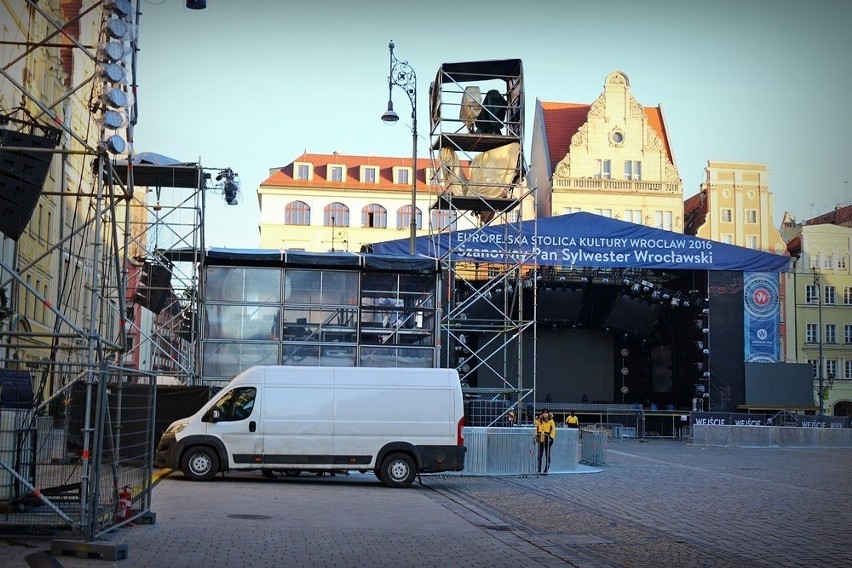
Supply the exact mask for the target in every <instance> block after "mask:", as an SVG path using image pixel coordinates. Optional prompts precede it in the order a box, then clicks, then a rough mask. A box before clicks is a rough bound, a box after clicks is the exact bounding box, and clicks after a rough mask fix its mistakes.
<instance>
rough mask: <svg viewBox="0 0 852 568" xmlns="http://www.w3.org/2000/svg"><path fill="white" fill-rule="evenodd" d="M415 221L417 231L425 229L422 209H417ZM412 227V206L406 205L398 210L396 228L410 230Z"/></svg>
mask: <svg viewBox="0 0 852 568" xmlns="http://www.w3.org/2000/svg"><path fill="white" fill-rule="evenodd" d="M415 211H416V212H415V214H414V215H415V216H414V221H415V223H417V229H418V230H420V229H422V228H423V214H422V213H421V212H420V208H419V207H418V208H415ZM409 227H411V205H404V206H402V207H400V208H399V209H397V210H396V228H397V229H408V228H409Z"/></svg>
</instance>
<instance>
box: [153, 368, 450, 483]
mask: <svg viewBox="0 0 852 568" xmlns="http://www.w3.org/2000/svg"><path fill="white" fill-rule="evenodd" d="M463 427H464V412H463V407H462V393H461V385H460V383H459V376H458V373H457V372H456V371H455V370H453V369H385V368H373V367H287V366H258V367H252V368H250V369H247V370H246V371H244V372H243V373H241V374H239V375H237V376H236V377H234V378H233V379H232V380H231V382H230V383H228V385H227V386H226V387H225V388H223V389H222V390H221V391H220V392H219V393H218V394H217V395H216V396H215V397H214V398H213V399H211V400H210V401H209V402H208V403H207V404H205V405H204V406H203V407H202V408H201V410H199V411H198V412H196V413H195V414H193V415H192V416H190V417H188V418H183V419H181V420H177V421H175V422H173V423H172V424H171V425H170V426H169V427H168V429H166V431H165V433H164V434H163V436H162V438H161V439H160V443H159V445H158V447H157V454H156V464H157V465H158V466H161V467H170V468H173V469H180V470H181V471H183V474H184V476H186V477H187V478H188V479H192V480H202V481H206V480H209V479H212V478H213V477H214V476H215V475H216V473H218V472H220V471H227V470H261V471H262V472H263V473H264V474H265V475H271V474H273V472H283V473H285V474H288V475H298V474H299V473H300V472H303V471H309V472H328V471H331V472H334V471H349V470H357V471H362V472H366V471H370V470H372V471H373V472H374V473H375V474H376V477H378V478H379V479H380V480H381V481H382V482H383V483H385V485H388V486H390V487H408V486H409V485H411V483H412V481H414V478H415V476H416V475H417V474H418V473H433V472H440V471H461V470H462V469H463V468H464V455H465V447H464V438H463V437H462V428H463Z"/></svg>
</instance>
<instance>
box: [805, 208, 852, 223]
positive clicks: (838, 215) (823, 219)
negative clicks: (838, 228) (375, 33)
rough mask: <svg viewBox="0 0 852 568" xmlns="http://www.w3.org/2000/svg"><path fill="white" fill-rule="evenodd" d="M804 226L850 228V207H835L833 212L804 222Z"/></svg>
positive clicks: (851, 210)
mask: <svg viewBox="0 0 852 568" xmlns="http://www.w3.org/2000/svg"><path fill="white" fill-rule="evenodd" d="M805 225H843V226H844V227H850V226H852V205H847V206H846V207H837V208H835V209H834V211H829V212H828V213H823V214H822V215H818V216H816V217H814V218H813V219H808V220H807V221H805Z"/></svg>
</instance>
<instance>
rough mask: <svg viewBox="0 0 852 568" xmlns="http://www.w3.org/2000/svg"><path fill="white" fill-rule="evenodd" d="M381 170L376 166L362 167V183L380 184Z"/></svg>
mask: <svg viewBox="0 0 852 568" xmlns="http://www.w3.org/2000/svg"><path fill="white" fill-rule="evenodd" d="M378 179H379V168H377V167H375V166H362V167H361V182H362V183H378V181H377V180H378Z"/></svg>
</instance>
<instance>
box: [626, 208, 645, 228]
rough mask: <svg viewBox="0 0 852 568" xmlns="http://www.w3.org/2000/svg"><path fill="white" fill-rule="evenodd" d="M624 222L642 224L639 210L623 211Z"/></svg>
mask: <svg viewBox="0 0 852 568" xmlns="http://www.w3.org/2000/svg"><path fill="white" fill-rule="evenodd" d="M624 220H625V221H627V222H628V223H638V224H640V225H641V224H642V210H641V209H625V210H624Z"/></svg>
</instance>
